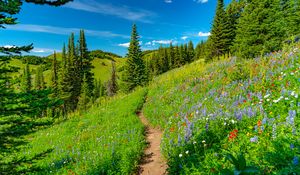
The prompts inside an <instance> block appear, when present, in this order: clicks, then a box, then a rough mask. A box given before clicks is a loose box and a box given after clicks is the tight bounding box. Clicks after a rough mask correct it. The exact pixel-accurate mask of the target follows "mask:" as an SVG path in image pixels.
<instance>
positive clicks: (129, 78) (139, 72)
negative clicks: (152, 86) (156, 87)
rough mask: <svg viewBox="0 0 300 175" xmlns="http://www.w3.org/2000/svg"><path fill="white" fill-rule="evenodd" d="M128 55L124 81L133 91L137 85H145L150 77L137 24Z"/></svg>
mask: <svg viewBox="0 0 300 175" xmlns="http://www.w3.org/2000/svg"><path fill="white" fill-rule="evenodd" d="M127 57H128V59H127V61H126V66H125V72H124V76H123V81H124V82H125V86H126V88H125V89H126V90H127V91H131V90H133V89H134V88H135V87H137V86H143V85H145V84H146V83H147V79H148V78H147V77H146V70H145V63H144V61H143V59H142V51H141V48H140V44H139V36H138V33H137V28H136V25H135V24H134V25H133V27H132V33H131V41H130V45H129V48H128V54H127Z"/></svg>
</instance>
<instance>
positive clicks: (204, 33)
mask: <svg viewBox="0 0 300 175" xmlns="http://www.w3.org/2000/svg"><path fill="white" fill-rule="evenodd" d="M198 36H200V37H208V36H210V32H199V33H198Z"/></svg>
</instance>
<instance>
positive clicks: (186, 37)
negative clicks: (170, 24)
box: [181, 36, 189, 40]
mask: <svg viewBox="0 0 300 175" xmlns="http://www.w3.org/2000/svg"><path fill="white" fill-rule="evenodd" d="M188 38H189V37H188V36H183V37H181V39H182V40H186V39H188Z"/></svg>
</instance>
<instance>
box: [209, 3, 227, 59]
mask: <svg viewBox="0 0 300 175" xmlns="http://www.w3.org/2000/svg"><path fill="white" fill-rule="evenodd" d="M224 17H225V11H224V0H218V4H217V10H216V15H215V17H214V21H213V25H212V29H211V35H210V37H209V42H210V51H211V53H210V58H211V57H214V56H218V57H219V56H220V55H222V54H224V51H225V42H226V39H225V38H226V36H225V22H226V21H225V19H224Z"/></svg>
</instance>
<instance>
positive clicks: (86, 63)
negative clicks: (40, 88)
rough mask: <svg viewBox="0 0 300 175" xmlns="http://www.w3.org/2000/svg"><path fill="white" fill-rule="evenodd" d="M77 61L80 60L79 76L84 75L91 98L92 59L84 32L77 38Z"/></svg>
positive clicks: (92, 84)
mask: <svg viewBox="0 0 300 175" xmlns="http://www.w3.org/2000/svg"><path fill="white" fill-rule="evenodd" d="M79 59H80V65H79V66H80V67H81V76H82V75H83V74H85V75H86V79H87V80H88V84H89V96H92V92H93V89H94V73H93V72H92V69H93V65H92V60H93V59H92V57H90V56H89V52H88V48H87V44H86V39H85V34H84V30H80V38H79Z"/></svg>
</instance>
